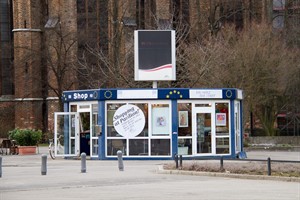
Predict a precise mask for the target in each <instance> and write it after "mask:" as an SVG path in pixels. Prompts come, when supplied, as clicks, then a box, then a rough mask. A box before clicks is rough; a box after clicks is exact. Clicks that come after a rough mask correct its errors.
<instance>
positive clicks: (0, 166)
mask: <svg viewBox="0 0 300 200" xmlns="http://www.w3.org/2000/svg"><path fill="white" fill-rule="evenodd" d="M1 177H2V157H1V156H0V178H1Z"/></svg>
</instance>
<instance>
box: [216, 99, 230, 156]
mask: <svg viewBox="0 0 300 200" xmlns="http://www.w3.org/2000/svg"><path fill="white" fill-rule="evenodd" d="M215 117H216V154H229V153H230V139H229V138H230V136H229V118H230V117H229V104H228V103H216V116H215Z"/></svg>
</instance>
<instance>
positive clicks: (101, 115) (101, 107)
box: [98, 101, 106, 160]
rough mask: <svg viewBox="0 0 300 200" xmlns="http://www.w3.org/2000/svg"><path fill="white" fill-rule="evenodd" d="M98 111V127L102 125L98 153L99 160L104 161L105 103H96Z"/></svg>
mask: <svg viewBox="0 0 300 200" xmlns="http://www.w3.org/2000/svg"><path fill="white" fill-rule="evenodd" d="M98 111H99V114H98V117H99V122H100V123H99V125H102V130H101V135H100V136H99V139H98V144H99V146H98V148H99V149H98V151H99V153H98V154H99V155H98V157H99V159H100V160H103V159H105V135H106V133H105V126H106V123H105V101H99V102H98Z"/></svg>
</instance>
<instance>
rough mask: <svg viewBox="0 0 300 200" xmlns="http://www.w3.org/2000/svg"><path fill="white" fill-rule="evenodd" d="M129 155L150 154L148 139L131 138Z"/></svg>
mask: <svg viewBox="0 0 300 200" xmlns="http://www.w3.org/2000/svg"><path fill="white" fill-rule="evenodd" d="M129 155H131V156H135V155H138V156H148V155H149V148H148V139H131V140H129Z"/></svg>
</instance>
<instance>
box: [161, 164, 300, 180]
mask: <svg viewBox="0 0 300 200" xmlns="http://www.w3.org/2000/svg"><path fill="white" fill-rule="evenodd" d="M164 169H166V170H175V169H176V165H175V163H169V164H165V165H164ZM181 170H186V171H199V172H220V173H222V172H224V173H233V174H249V175H267V174H268V166H267V162H256V161H255V162H254V161H249V162H243V161H224V165H223V170H222V169H220V162H219V161H183V166H182V168H181ZM271 172H272V173H271V175H272V176H284V177H300V164H299V163H276V162H273V163H272V164H271Z"/></svg>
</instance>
